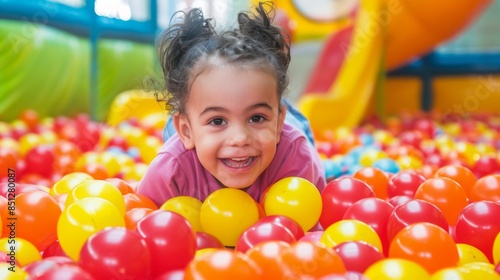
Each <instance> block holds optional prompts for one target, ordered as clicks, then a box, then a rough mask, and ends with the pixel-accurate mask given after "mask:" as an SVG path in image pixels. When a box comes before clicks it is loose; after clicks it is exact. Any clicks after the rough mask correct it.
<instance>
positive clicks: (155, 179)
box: [137, 123, 326, 206]
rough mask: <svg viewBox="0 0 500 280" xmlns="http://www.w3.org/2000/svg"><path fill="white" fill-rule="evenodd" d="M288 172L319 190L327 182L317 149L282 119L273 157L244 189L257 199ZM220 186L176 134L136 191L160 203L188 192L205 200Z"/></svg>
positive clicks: (166, 144)
mask: <svg viewBox="0 0 500 280" xmlns="http://www.w3.org/2000/svg"><path fill="white" fill-rule="evenodd" d="M290 176H295V177H301V178H304V179H307V180H309V181H310V182H312V183H313V184H314V185H315V186H316V187H317V188H318V190H319V191H320V192H321V191H322V190H323V188H324V187H325V185H326V181H325V173H324V170H323V165H322V163H321V160H320V158H319V155H318V153H317V152H316V150H315V149H314V147H312V145H311V144H309V143H308V141H307V139H306V138H305V136H304V135H303V134H302V133H301V132H300V131H299V130H297V129H296V128H294V127H292V126H290V125H288V124H286V123H285V124H284V125H283V131H282V133H281V138H280V142H279V143H278V145H277V150H276V155H275V156H274V159H273V160H272V161H271V164H270V165H269V167H268V168H267V169H266V170H265V171H264V172H263V173H262V174H261V175H260V176H259V177H258V178H257V180H256V181H255V182H254V183H253V184H252V185H251V186H250V187H248V188H247V189H246V192H247V193H248V194H249V195H250V196H252V197H253V199H255V200H256V201H258V200H259V198H260V196H261V194H262V192H263V191H264V190H265V189H266V188H267V187H268V186H270V185H272V184H273V183H275V182H277V181H279V180H280V179H283V178H285V177H290ZM220 188H221V186H220V185H219V183H218V182H217V180H216V179H215V178H214V177H213V176H212V174H210V173H209V172H208V171H207V170H206V169H205V168H204V167H203V166H202V165H201V163H200V161H199V160H198V157H197V156H196V151H195V150H194V149H192V150H187V149H186V148H185V147H184V145H183V144H182V142H181V141H180V139H179V137H178V136H177V134H175V135H173V136H172V137H171V138H170V139H169V140H168V141H167V142H165V143H164V144H163V146H162V148H161V149H160V151H159V152H158V155H157V156H156V158H155V159H154V160H153V161H152V162H151V163H150V165H149V167H148V170H147V172H146V174H145V175H144V177H143V178H142V180H141V181H140V182H139V186H138V188H137V192H138V193H139V194H143V195H146V196H147V197H149V198H150V199H152V200H153V201H154V202H155V203H156V204H157V205H158V206H161V205H162V204H163V203H164V202H165V201H167V200H168V199H170V198H172V197H176V196H191V197H194V198H197V199H199V200H200V201H204V200H205V198H206V197H207V196H208V195H209V194H211V193H212V192H214V191H216V190H218V189H220Z"/></svg>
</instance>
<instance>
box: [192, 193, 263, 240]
mask: <svg viewBox="0 0 500 280" xmlns="http://www.w3.org/2000/svg"><path fill="white" fill-rule="evenodd" d="M258 220H259V210H258V209H257V205H256V203H255V201H254V200H253V198H252V197H251V196H250V195H249V194H247V193H245V192H243V191H241V190H238V189H231V188H223V189H218V190H216V191H215V192H213V193H211V194H210V195H209V196H208V197H207V198H206V199H205V201H204V202H203V204H202V206H201V208H200V223H201V227H202V229H203V231H204V232H207V233H209V234H211V235H213V236H215V237H216V238H217V239H219V240H220V241H222V243H224V245H225V246H235V245H236V242H237V240H238V237H239V236H240V235H241V234H242V233H243V231H245V230H246V229H247V228H248V227H250V226H251V225H253V224H255V223H256V222H257V221H258Z"/></svg>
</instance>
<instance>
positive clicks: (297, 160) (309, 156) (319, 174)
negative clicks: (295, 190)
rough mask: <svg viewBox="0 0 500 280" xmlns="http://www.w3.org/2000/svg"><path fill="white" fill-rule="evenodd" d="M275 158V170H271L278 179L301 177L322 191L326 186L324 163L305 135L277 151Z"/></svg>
mask: <svg viewBox="0 0 500 280" xmlns="http://www.w3.org/2000/svg"><path fill="white" fill-rule="evenodd" d="M275 160H276V165H274V166H273V169H274V170H270V171H271V173H272V174H276V177H275V178H276V179H278V180H279V179H283V178H286V177H291V176H293V177H301V178H304V179H307V180H308V181H310V182H311V183H313V184H314V185H315V186H316V188H318V190H319V191H320V193H321V192H322V191H323V189H324V188H325V185H326V180H325V171H324V169H323V164H322V163H321V159H320V158H319V154H318V153H317V152H316V150H315V149H314V147H312V145H311V144H310V143H308V142H307V140H306V138H305V137H299V138H297V139H295V140H294V141H292V142H290V143H289V146H288V147H282V149H281V151H278V152H277V154H276V158H275ZM273 181H277V180H273Z"/></svg>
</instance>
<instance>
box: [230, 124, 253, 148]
mask: <svg viewBox="0 0 500 280" xmlns="http://www.w3.org/2000/svg"><path fill="white" fill-rule="evenodd" d="M251 139H252V137H251V131H250V129H248V128H247V127H246V126H241V125H238V126H234V127H233V129H231V130H230V131H229V134H228V144H229V145H231V146H245V145H248V144H250V142H251Z"/></svg>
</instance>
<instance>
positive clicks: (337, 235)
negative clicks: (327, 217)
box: [320, 220, 384, 252]
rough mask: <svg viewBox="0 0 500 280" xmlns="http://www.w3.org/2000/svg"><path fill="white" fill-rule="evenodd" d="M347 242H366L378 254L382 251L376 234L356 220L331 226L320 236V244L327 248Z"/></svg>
mask: <svg viewBox="0 0 500 280" xmlns="http://www.w3.org/2000/svg"><path fill="white" fill-rule="evenodd" d="M347 241H362V242H366V243H368V244H370V245H372V246H374V247H375V248H377V250H378V251H379V252H383V251H384V249H383V248H382V242H381V241H380V237H379V236H378V234H377V232H376V231H375V230H374V229H373V228H371V227H370V226H369V225H367V224H366V223H364V222H361V221H358V220H342V221H338V222H336V223H334V224H332V225H331V226H329V227H328V228H327V229H326V230H325V232H324V234H323V236H321V240H320V243H322V244H323V245H325V246H327V247H334V246H336V245H338V244H341V243H343V242H347Z"/></svg>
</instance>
